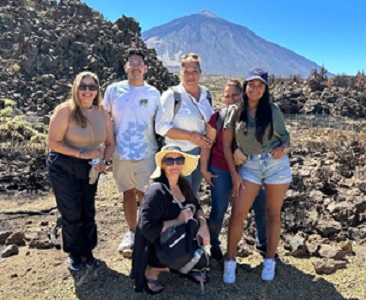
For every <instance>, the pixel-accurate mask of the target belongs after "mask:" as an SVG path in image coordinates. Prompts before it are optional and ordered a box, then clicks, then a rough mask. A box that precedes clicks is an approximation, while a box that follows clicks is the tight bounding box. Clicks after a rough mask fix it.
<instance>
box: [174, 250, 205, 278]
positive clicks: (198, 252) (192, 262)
mask: <svg viewBox="0 0 366 300" xmlns="http://www.w3.org/2000/svg"><path fill="white" fill-rule="evenodd" d="M204 252H205V248H204V246H201V247H200V248H198V249H197V250H196V251H195V252H194V255H193V258H192V259H191V260H190V261H189V262H187V263H186V264H185V265H184V266H183V267H181V268H180V270H179V272H180V273H182V274H188V272H189V271H191V270H192V269H193V268H194V266H195V265H196V264H197V263H198V262H199V260H200V258H201V257H202V254H203V253H204Z"/></svg>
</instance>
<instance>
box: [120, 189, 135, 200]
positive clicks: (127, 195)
mask: <svg viewBox="0 0 366 300" xmlns="http://www.w3.org/2000/svg"><path fill="white" fill-rule="evenodd" d="M123 201H136V189H130V190H128V191H125V192H123Z"/></svg>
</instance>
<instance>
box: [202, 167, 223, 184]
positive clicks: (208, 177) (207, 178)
mask: <svg viewBox="0 0 366 300" xmlns="http://www.w3.org/2000/svg"><path fill="white" fill-rule="evenodd" d="M201 174H202V176H203V178H204V179H205V181H206V183H207V184H208V185H209V186H214V184H213V183H212V181H211V179H212V178H217V177H219V176H218V175H215V174H212V173H211V172H209V171H205V172H202V171H201Z"/></svg>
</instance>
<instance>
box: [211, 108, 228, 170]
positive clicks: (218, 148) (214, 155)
mask: <svg viewBox="0 0 366 300" xmlns="http://www.w3.org/2000/svg"><path fill="white" fill-rule="evenodd" d="M218 114H219V113H218V112H215V113H214V114H213V115H212V116H211V119H210V121H209V122H208V124H210V125H211V127H212V128H214V129H217V128H216V120H217V116H218ZM223 129H224V126H222V128H221V130H220V132H219V136H218V137H217V141H216V142H215V145H214V146H213V147H212V149H211V156H210V161H209V166H214V167H216V168H219V169H222V170H225V171H229V166H228V165H227V163H226V159H225V156H224V148H223V147H222V144H223V141H224V135H223Z"/></svg>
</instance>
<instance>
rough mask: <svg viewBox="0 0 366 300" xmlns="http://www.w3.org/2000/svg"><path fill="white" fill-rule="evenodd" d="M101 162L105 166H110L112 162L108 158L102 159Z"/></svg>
mask: <svg viewBox="0 0 366 300" xmlns="http://www.w3.org/2000/svg"><path fill="white" fill-rule="evenodd" d="M102 163H104V164H105V165H106V166H110V165H111V164H112V163H111V162H110V161H109V160H105V159H102Z"/></svg>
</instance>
